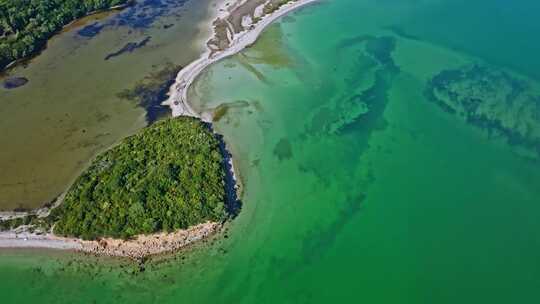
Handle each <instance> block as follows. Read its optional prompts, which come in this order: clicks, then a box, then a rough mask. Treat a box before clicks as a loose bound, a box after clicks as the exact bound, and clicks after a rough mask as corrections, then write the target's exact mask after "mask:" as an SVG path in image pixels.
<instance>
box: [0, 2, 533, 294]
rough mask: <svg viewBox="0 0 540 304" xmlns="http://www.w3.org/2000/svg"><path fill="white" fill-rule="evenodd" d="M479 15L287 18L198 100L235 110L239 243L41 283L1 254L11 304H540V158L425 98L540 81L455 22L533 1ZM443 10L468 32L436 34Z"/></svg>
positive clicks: (358, 5)
mask: <svg viewBox="0 0 540 304" xmlns="http://www.w3.org/2000/svg"><path fill="white" fill-rule="evenodd" d="M478 3H483V4H484V5H480V4H478V5H469V4H466V3H465V2H455V1H434V2H427V1H421V2H419V1H383V2H381V1H368V0H363V1H357V0H342V1H333V2H327V3H324V4H321V5H315V6H311V7H308V8H305V9H303V10H301V11H300V12H298V13H295V14H292V15H291V16H290V17H287V18H283V19H282V20H281V22H280V23H279V24H276V25H274V26H272V27H271V28H269V29H268V30H267V31H266V33H265V34H264V35H263V37H261V40H260V41H259V42H258V43H256V44H255V46H253V47H252V48H250V49H248V50H246V51H245V52H243V53H241V54H239V55H237V56H235V57H233V58H230V59H228V60H225V61H223V62H221V63H219V64H216V65H215V66H213V67H212V68H211V69H209V70H208V71H207V72H206V73H205V74H203V75H202V76H201V78H200V79H199V81H198V82H197V83H196V86H195V87H194V89H193V90H192V91H191V98H192V100H193V101H194V102H195V103H196V106H197V107H198V108H199V109H201V110H205V109H212V108H215V107H217V106H219V105H221V104H224V103H225V104H229V107H226V110H225V111H224V112H225V113H224V114H223V111H222V113H221V114H220V115H221V117H220V120H219V121H218V122H217V123H216V129H217V130H218V131H220V132H222V133H223V134H224V136H225V139H226V140H227V142H228V143H229V144H230V146H231V150H232V152H233V155H234V157H235V159H236V160H237V163H238V166H239V169H240V171H241V173H242V178H243V181H244V184H245V193H244V196H243V209H242V212H241V213H240V215H239V216H238V218H237V219H236V220H235V221H234V222H233V223H232V224H231V225H230V227H229V231H228V232H226V233H225V234H224V235H221V236H220V238H218V239H217V240H214V241H213V244H212V243H208V244H203V245H201V246H200V247H197V248H194V249H193V250H191V251H189V252H188V253H187V257H186V258H185V259H182V258H180V259H179V260H172V261H170V262H167V263H164V264H161V263H157V264H155V265H154V267H153V268H152V269H147V270H146V271H145V272H144V273H137V274H134V275H120V274H118V270H109V269H108V268H107V267H101V268H100V267H96V268H95V269H94V268H93V270H92V271H91V273H92V274H89V273H88V272H84V271H81V272H79V271H77V270H76V269H77V268H64V269H62V267H63V266H62V265H65V262H62V261H64V260H63V259H60V258H56V259H51V260H50V264H51V265H52V266H50V267H49V268H47V271H46V272H45V273H37V274H36V271H35V270H34V269H36V268H39V267H41V265H40V261H41V263H43V259H41V260H40V259H38V258H36V257H35V256H32V255H31V254H26V255H21V254H19V255H7V254H4V255H3V256H2V258H1V259H0V273H5V274H9V276H10V277H11V278H13V279H10V280H9V285H8V284H4V283H2V285H1V286H2V288H5V287H6V286H10V287H9V289H6V290H2V294H4V295H7V296H8V297H10V298H9V299H12V302H14V303H15V302H17V303H24V302H25V301H26V302H33V300H34V301H35V300H37V299H39V300H40V301H41V302H45V303H48V302H55V303H62V302H65V303H73V302H77V301H78V300H79V301H80V302H89V301H92V300H94V301H95V302H97V303H118V302H129V303H148V302H159V303H178V302H186V303H216V302H219V303H254V302H257V303H328V302H360V301H366V302H374V303H456V302H460V303H484V302H489V303H509V302H524V303H535V302H538V301H539V300H540V295H539V294H538V288H537V287H538V284H539V283H540V267H539V266H540V265H539V262H538V259H537V257H538V253H539V252H540V243H539V241H538V240H539V239H540V235H539V234H540V232H539V231H540V229H539V228H540V227H539V226H540V221H538V214H539V212H540V206H539V205H538V202H539V201H540V170H539V169H540V165H539V163H538V156H537V155H535V154H534V153H530V152H529V151H523V150H522V149H521V148H520V147H519V146H515V145H509V144H508V142H507V140H506V138H504V136H500V135H498V134H495V133H493V132H489V130H488V129H484V128H481V127H478V126H476V125H473V124H469V123H467V122H466V121H464V120H463V119H461V118H459V117H456V116H455V115H452V114H451V113H448V112H446V111H444V110H443V109H441V108H440V107H439V106H438V105H437V104H434V103H432V102H430V101H429V100H428V99H427V98H426V97H425V90H426V85H427V83H428V81H429V80H430V79H432V78H433V77H434V76H435V75H437V74H438V73H440V72H441V71H442V70H447V69H457V68H459V67H462V66H463V65H467V64H470V63H475V62H484V63H487V64H490V65H492V66H495V67H496V68H498V69H509V70H511V71H512V72H513V73H517V74H520V75H521V76H520V77H526V78H528V79H529V81H531V82H538V79H536V78H535V77H536V76H534V71H535V69H534V66H536V65H537V64H538V60H539V59H538V58H536V57H533V56H525V55H524V56H521V57H519V58H517V57H515V56H513V55H512V53H507V52H506V51H505V50H503V49H495V48H490V49H489V50H486V49H485V45H484V43H483V42H482V41H484V40H486V39H489V37H491V38H492V39H500V37H499V35H498V34H497V33H493V32H486V31H485V28H483V27H470V29H471V30H470V31H469V32H467V34H468V35H473V33H475V34H474V35H477V36H478V37H482V38H483V39H478V41H475V40H474V39H469V36H467V37H465V35H464V34H463V35H462V36H460V35H458V36H457V37H454V36H452V39H449V37H450V36H451V34H452V33H454V32H453V31H452V28H451V25H452V24H453V23H452V20H454V21H453V22H456V26H458V24H457V23H459V26H465V25H463V24H467V23H469V24H474V22H473V21H475V18H476V16H479V15H482V16H485V15H488V16H491V15H492V14H495V13H496V12H499V11H498V10H497V9H496V7H494V6H493V5H491V4H492V3H496V4H497V5H500V6H502V7H503V8H504V7H505V5H506V6H510V7H513V6H514V5H516V6H520V7H527V6H529V7H530V8H531V9H532V8H534V6H535V5H536V2H534V3H533V2H532V1H517V2H513V3H512V4H508V3H507V2H504V3H503V2H500V1H499V2H497V1H495V2H493V1H488V0H486V1H478ZM469 9H470V10H473V11H468V10H469ZM434 10H437V11H439V10H440V11H447V12H449V15H454V16H462V15H463V12H467V14H466V15H467V16H471V17H470V18H471V19H467V18H455V19H450V21H448V22H447V23H446V24H443V25H440V26H439V25H438V24H437V23H436V22H435V21H434V20H431V19H429V18H428V17H429V16H432V12H433V11H434ZM474 10H476V13H475V11H474ZM351 12H355V13H354V14H352V13H351ZM489 12H491V13H492V14H489ZM514 12H518V11H514V10H510V9H506V10H504V11H503V15H502V16H504V20H506V22H507V23H506V24H507V26H508V27H509V29H508V31H509V32H520V33H521V32H527V31H528V30H531V31H532V32H531V33H530V35H535V34H536V33H537V32H536V31H535V27H534V25H531V26H526V25H524V24H523V22H525V21H524V20H523V18H522V15H521V14H518V13H516V14H514ZM423 17H425V18H423ZM518 19H519V22H518V21H515V22H512V20H518ZM422 20H425V21H422ZM529 21H530V22H531V24H533V23H534V22H533V20H529ZM422 22H426V24H422ZM484 22H492V23H491V24H492V26H493V27H494V26H495V24H494V21H490V20H489V19H488V20H486V21H484ZM413 25H414V26H413ZM426 27H429V29H430V33H429V35H428V34H425V33H423V32H422V31H420V30H418V29H419V28H426ZM487 28H491V27H487ZM396 29H398V30H397V31H396ZM434 37H435V38H437V39H435V38H434ZM505 39H506V40H507V41H510V42H511V39H512V36H506V37H505ZM452 41H453V42H452ZM456 41H457V42H459V43H460V44H461V45H462V46H466V47H462V48H456V47H455V43H456ZM536 43H538V42H537V41H534V40H529V41H528V43H525V44H524V45H522V49H523V54H529V52H531V54H532V50H534V48H536V47H537V45H536ZM488 51H489V52H491V54H489V56H488V55H487V54H485V53H486V52H488ZM493 58H498V60H493ZM527 63H528V64H527ZM516 66H521V67H522V69H517V68H515V67H516ZM527 67H529V68H530V70H528V69H527ZM225 235H226V236H227V238H225ZM59 261H60V262H59ZM44 264H45V265H48V262H47V263H44ZM2 277H4V278H5V277H6V276H4V275H3V276H2ZM73 278H76V279H77V280H79V281H80V282H81V283H73V281H69V279H73ZM29 282H30V283H29ZM68 282H71V283H68ZM6 283H7V282H6ZM83 283H84V284H83ZM17 286H25V290H24V291H23V290H19V291H17ZM52 289H54V290H59V291H60V290H61V291H65V296H64V297H58V296H56V295H54V294H52V293H51V292H50V290H52Z"/></svg>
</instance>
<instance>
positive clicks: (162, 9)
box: [77, 0, 189, 39]
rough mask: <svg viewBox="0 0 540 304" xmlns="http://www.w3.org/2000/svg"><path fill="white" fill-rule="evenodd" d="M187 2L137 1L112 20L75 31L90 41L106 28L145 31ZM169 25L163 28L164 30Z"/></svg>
mask: <svg viewBox="0 0 540 304" xmlns="http://www.w3.org/2000/svg"><path fill="white" fill-rule="evenodd" d="M188 1H189V0H176V1H175V0H139V1H136V2H135V4H134V5H132V6H130V7H128V8H126V9H125V10H124V11H122V12H121V13H119V14H118V15H116V16H115V17H113V18H110V19H107V20H104V21H98V22H95V23H92V24H90V25H87V26H85V27H84V28H82V29H80V30H79V31H77V35H78V36H80V37H82V38H86V39H91V38H93V37H95V36H97V35H99V33H101V32H102V31H103V30H104V29H106V28H108V27H128V28H131V29H135V30H145V29H148V28H150V27H152V26H153V25H154V23H155V22H156V20H157V19H158V18H160V17H163V16H167V15H170V14H175V13H171V11H172V12H174V11H176V10H175V9H177V8H180V7H182V6H184V4H185V3H186V2H188ZM170 26H171V25H170V24H168V25H165V26H163V28H164V29H167V28H169V27H170Z"/></svg>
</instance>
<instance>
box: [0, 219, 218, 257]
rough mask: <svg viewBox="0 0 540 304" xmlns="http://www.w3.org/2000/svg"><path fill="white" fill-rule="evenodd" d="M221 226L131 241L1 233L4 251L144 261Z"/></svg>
mask: <svg viewBox="0 0 540 304" xmlns="http://www.w3.org/2000/svg"><path fill="white" fill-rule="evenodd" d="M221 226H222V224H220V223H215V222H206V223H203V224H199V225H196V226H193V227H190V228H188V229H185V230H178V231H175V232H172V233H167V232H162V233H155V234H149V235H139V236H137V237H136V238H134V239H130V240H121V239H112V238H102V239H99V240H95V241H86V240H81V239H77V238H67V237H59V236H55V235H53V234H51V233H48V234H36V233H30V232H24V231H23V232H16V231H10V232H2V233H0V248H44V249H57V250H74V251H78V252H85V253H90V254H95V255H99V256H110V257H126V258H130V259H134V260H141V259H144V258H146V257H148V256H151V255H156V254H162V253H168V252H173V251H176V250H178V249H180V248H183V247H186V246H188V245H190V244H192V243H194V242H197V241H199V240H202V239H204V238H207V237H208V236H210V235H212V234H214V233H216V232H218V231H219V230H220V228H221Z"/></svg>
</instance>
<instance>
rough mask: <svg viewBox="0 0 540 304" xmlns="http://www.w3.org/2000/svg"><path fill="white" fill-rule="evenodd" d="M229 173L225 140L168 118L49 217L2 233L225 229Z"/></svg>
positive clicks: (83, 181) (85, 180) (20, 221)
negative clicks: (210, 224)
mask: <svg viewBox="0 0 540 304" xmlns="http://www.w3.org/2000/svg"><path fill="white" fill-rule="evenodd" d="M226 174H227V170H226V164H225V158H224V156H223V150H222V146H221V141H220V140H219V139H218V137H217V135H216V134H214V133H213V132H212V130H211V129H210V128H209V126H208V125H207V124H205V123H203V122H201V121H200V120H199V119H196V118H192V117H178V118H174V119H166V120H162V121H159V122H156V123H155V124H153V125H152V126H150V127H147V128H145V129H143V130H142V131H141V132H140V133H137V134H135V135H133V136H131V137H128V138H126V139H125V140H123V141H122V142H121V143H120V144H118V145H117V146H115V147H113V148H111V149H110V150H108V151H106V152H104V153H102V154H101V155H99V156H98V157H97V158H96V159H95V160H94V161H93V162H92V164H91V165H90V167H89V168H88V169H87V170H86V171H85V172H83V174H82V175H81V176H80V177H79V178H78V179H77V180H76V181H75V183H74V184H73V185H72V186H71V188H70V189H69V190H68V192H67V194H66V196H65V198H64V199H63V201H62V202H61V204H60V205H59V206H57V207H56V208H54V209H53V210H52V211H51V212H50V214H49V215H48V216H47V217H38V216H36V215H31V216H27V217H24V218H16V219H12V220H8V221H2V222H1V225H0V227H1V228H2V229H3V230H12V231H15V230H17V229H21V228H23V229H24V230H26V231H28V230H31V231H34V232H36V233H38V234H50V233H51V232H52V233H54V235H55V236H64V237H76V238H80V239H84V240H97V239H101V238H105V237H109V238H114V239H130V238H132V237H135V236H137V235H145V234H153V233H159V232H165V233H172V232H175V231H178V230H182V229H188V228H190V227H193V226H196V225H198V224H203V223H208V222H213V223H219V222H222V221H223V220H225V219H226V218H227V217H228V215H229V213H228V212H227V199H228V198H227V192H226V182H225V181H226Z"/></svg>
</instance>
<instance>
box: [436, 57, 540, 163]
mask: <svg viewBox="0 0 540 304" xmlns="http://www.w3.org/2000/svg"><path fill="white" fill-rule="evenodd" d="M534 86H535V84H534V83H533V82H532V80H529V79H525V78H523V77H520V76H515V75H513V74H511V73H509V72H506V71H504V70H501V69H496V68H494V67H491V66H489V65H485V64H474V65H469V66H464V67H462V68H460V69H455V70H445V71H442V72H441V73H439V74H438V75H436V76H435V77H433V78H432V79H431V81H430V82H429V83H428V86H427V89H426V96H427V98H428V100H430V101H432V102H435V103H436V104H438V105H439V106H440V107H442V108H443V109H444V110H446V111H447V112H449V113H454V114H456V115H457V116H459V117H461V118H462V119H464V120H465V121H466V122H468V123H470V124H473V125H476V126H478V127H481V128H483V129H486V130H487V131H488V133H489V134H490V135H502V136H504V137H505V138H506V139H507V140H508V142H509V143H510V144H512V145H519V146H523V147H526V148H529V149H532V150H535V151H536V152H537V153H538V154H540V94H539V93H538V91H537V90H535V87H534Z"/></svg>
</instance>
